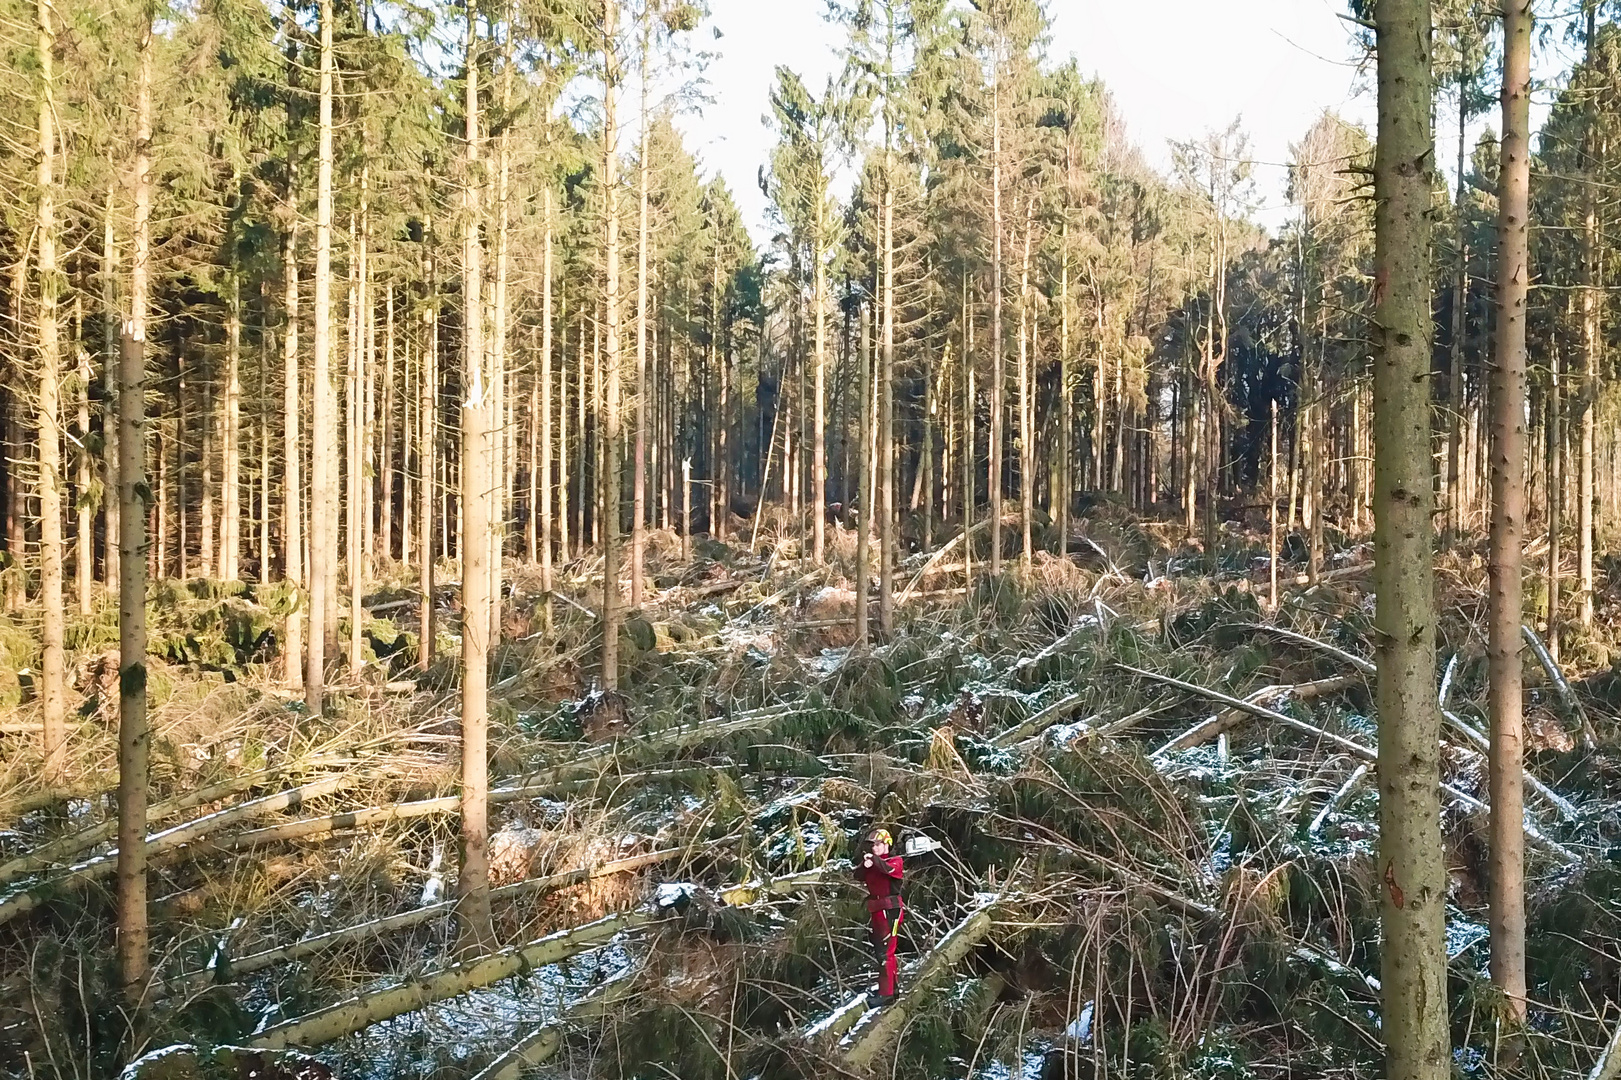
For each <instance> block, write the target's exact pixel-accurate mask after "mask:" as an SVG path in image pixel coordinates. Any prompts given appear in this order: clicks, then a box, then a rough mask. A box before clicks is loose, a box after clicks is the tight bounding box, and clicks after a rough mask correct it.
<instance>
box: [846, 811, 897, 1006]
mask: <svg viewBox="0 0 1621 1080" xmlns="http://www.w3.org/2000/svg"><path fill="white" fill-rule="evenodd" d="M868 842H869V843H870V844H871V850H869V851H867V852H866V854H864V855H862V856H861V862H860V863H859V864H858V866H857V867H856V876H857V877H859V878H860V879H861V883H862V884H863V885H865V886H866V887H867V914H868V916H869V917H870V918H871V920H872V935H873V945H874V947H876V948H877V950H878V968H879V974H878V992H877V993H876V994H868V995H867V1005H868V1007H870V1008H877V1007H878V1006H880V1005H887V1004H889V1003H890V1002H891V1001H893V1000H895V975H896V971H897V963H896V960H895V947H896V945H897V944H898V943H899V936H900V930H901V918H902V916H903V915H904V914H905V908H904V907H902V905H901V877H902V874H903V873H904V870H903V866H904V864H903V861H902V859H901V857H900V856H899V855H891V854H890V853H889V849H890V846H891V845H892V844H894V842H895V839H894V837H892V836H890V835H889V830H888V829H874V830H873V831H872V833H871V834H870V835H869V836H868Z"/></svg>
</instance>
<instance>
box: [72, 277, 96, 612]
mask: <svg viewBox="0 0 1621 1080" xmlns="http://www.w3.org/2000/svg"><path fill="white" fill-rule="evenodd" d="M73 323H74V325H75V326H76V327H77V337H78V341H79V389H78V393H77V394H76V395H75V396H76V397H77V398H78V405H79V415H78V420H77V426H78V431H77V432H76V433H75V434H74V436H73V441H74V443H75V444H76V445H77V446H78V448H79V450H78V453H77V454H76V455H75V461H76V463H77V467H76V469H75V474H76V475H75V478H74V484H73V486H74V489H75V495H76V496H77V498H76V499H75V500H74V501H75V502H76V504H77V506H78V511H79V513H78V518H79V520H78V522H77V525H76V527H75V528H74V530H73V538H74V540H75V541H76V542H77V546H78V550H77V552H76V553H75V556H74V560H73V569H74V572H75V574H76V575H77V577H78V581H77V582H76V583H75V588H74V590H73V591H74V594H75V595H76V596H77V597H78V600H79V614H81V615H88V614H90V597H91V592H92V590H93V589H94V588H95V581H96V511H95V504H94V503H93V502H92V501H91V498H90V476H91V461H90V382H91V379H92V378H93V376H92V374H91V371H90V350H89V349H88V348H86V347H85V345H84V329H85V328H84V294H83V293H82V292H80V293H76V294H75V295H74V298H73Z"/></svg>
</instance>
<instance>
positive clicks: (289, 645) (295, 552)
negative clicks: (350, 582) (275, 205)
mask: <svg viewBox="0 0 1621 1080" xmlns="http://www.w3.org/2000/svg"><path fill="white" fill-rule="evenodd" d="M282 277H283V279H284V285H285V288H286V298H285V300H284V305H285V307H286V309H287V329H286V331H285V333H284V336H283V339H282V370H283V375H282V424H283V427H282V455H283V459H284V460H283V466H282V482H281V494H282V552H281V560H282V575H283V577H284V578H285V579H286V580H287V582H288V583H289V584H290V585H292V586H293V588H294V590H295V594H294V595H295V597H296V596H297V595H298V594H299V593H301V592H302V591H303V589H304V535H303V527H302V518H303V511H302V510H301V508H300V506H299V499H300V484H301V483H302V482H303V481H302V480H301V479H300V468H299V465H300V457H301V456H302V455H301V454H300V452H299V444H298V428H299V423H300V416H301V414H302V413H303V408H304V406H303V399H302V397H301V396H300V394H299V389H298V225H297V224H296V223H295V224H294V225H293V226H292V227H291V228H289V229H288V231H287V236H286V237H285V239H283V241H282ZM304 595H305V600H306V602H305V603H303V604H299V603H294V604H293V606H292V610H291V611H289V612H288V613H287V641H286V645H285V647H284V649H283V656H284V657H285V659H286V664H287V670H286V673H285V674H286V682H287V684H288V685H289V686H291V687H292V688H293V689H295V690H296V689H299V688H301V687H302V686H303V685H304V668H303V664H302V662H301V661H302V659H303V656H304V633H305V631H306V629H307V628H308V626H309V622H310V620H309V615H308V612H309V605H308V603H307V599H308V594H304Z"/></svg>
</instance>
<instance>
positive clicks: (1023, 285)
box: [1019, 196, 1036, 570]
mask: <svg viewBox="0 0 1621 1080" xmlns="http://www.w3.org/2000/svg"><path fill="white" fill-rule="evenodd" d="M1034 214H1035V199H1034V197H1033V196H1032V197H1027V198H1026V199H1025V204H1024V255H1023V258H1021V259H1020V260H1019V518H1020V534H1021V543H1022V545H1023V546H1022V548H1021V549H1020V550H1021V554H1020V556H1019V561H1020V565H1021V566H1022V567H1023V568H1024V569H1026V570H1028V569H1030V560H1031V558H1032V557H1033V556H1034V551H1033V550H1032V549H1033V547H1034V543H1033V540H1032V537H1031V532H1030V519H1031V518H1032V517H1034V516H1035V510H1036V503H1035V498H1034V494H1035V480H1036V452H1035V431H1034V413H1035V410H1034V408H1033V406H1032V404H1031V401H1030V389H1031V388H1030V352H1031V349H1030V347H1029V337H1030V330H1031V327H1030V322H1031V319H1030V239H1031V234H1032V233H1034V232H1035V228H1034V224H1033V222H1034Z"/></svg>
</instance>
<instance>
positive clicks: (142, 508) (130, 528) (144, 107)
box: [118, 15, 152, 1014]
mask: <svg viewBox="0 0 1621 1080" xmlns="http://www.w3.org/2000/svg"><path fill="white" fill-rule="evenodd" d="M151 170H152V20H151V16H150V15H147V16H146V17H145V18H143V20H142V25H141V28H140V59H139V62H138V74H137V76H136V85H135V162H134V169H133V170H132V177H133V183H134V187H135V198H134V202H135V220H134V252H133V259H132V262H131V270H130V290H129V319H128V321H126V322H125V324H124V332H123V335H122V338H121V341H120V352H119V364H118V502H119V512H118V520H119V527H120V533H119V538H118V558H119V562H120V563H121V564H122V565H121V566H120V567H119V572H118V581H119V599H118V981H119V989H120V993H121V996H122V998H123V1000H124V1006H125V1008H126V1009H127V1010H128V1011H129V1012H130V1013H131V1014H135V1013H137V1012H139V1011H140V1010H141V1008H142V1005H143V1002H144V1001H145V998H146V986H147V982H148V981H149V979H150V977H151V970H152V969H151V961H150V959H149V957H148V955H147V934H146V805H147V754H148V751H149V749H150V736H149V732H148V729H147V720H146V554H147V552H146V543H147V538H146V510H147V498H148V487H147V482H146V413H145V400H146V302H147V301H146V293H147V258H148V256H149V255H150V253H151V240H150V237H149V236H148V234H147V229H148V222H149V221H150V220H151V217H152V175H151Z"/></svg>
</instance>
